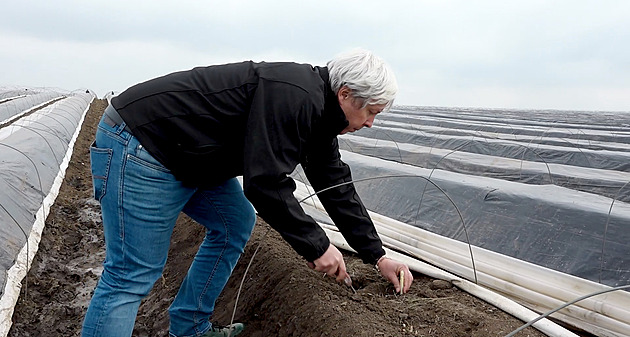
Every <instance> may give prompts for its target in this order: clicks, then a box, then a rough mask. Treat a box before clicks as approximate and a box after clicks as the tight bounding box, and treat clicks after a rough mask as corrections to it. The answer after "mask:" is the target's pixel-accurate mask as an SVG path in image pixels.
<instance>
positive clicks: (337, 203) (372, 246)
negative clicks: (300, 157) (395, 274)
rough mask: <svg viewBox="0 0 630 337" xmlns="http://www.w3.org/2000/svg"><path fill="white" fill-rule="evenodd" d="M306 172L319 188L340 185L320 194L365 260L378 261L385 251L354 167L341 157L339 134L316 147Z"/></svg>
mask: <svg viewBox="0 0 630 337" xmlns="http://www.w3.org/2000/svg"><path fill="white" fill-rule="evenodd" d="M304 172H305V173H306V176H307V178H308V180H309V182H310V183H311V185H312V186H313V188H315V190H316V191H321V190H323V189H325V188H328V187H331V186H336V185H340V186H338V187H335V188H332V189H330V190H327V191H324V192H322V193H319V194H318V195H317V196H318V198H319V200H320V201H321V202H322V204H323V205H324V208H325V209H326V212H327V213H328V215H330V217H331V218H332V220H333V222H334V223H335V225H336V226H337V228H339V231H340V232H341V234H343V236H344V238H345V239H346V241H348V244H350V246H351V247H352V248H353V249H354V250H356V251H357V252H358V254H359V256H360V257H361V259H362V260H363V262H365V263H369V264H374V263H376V261H377V260H378V258H380V257H381V256H383V255H385V251H384V250H383V245H382V242H381V239H380V238H379V236H378V234H377V232H376V229H375V228H374V223H373V222H372V220H371V219H370V216H369V214H368V212H367V210H366V209H365V206H364V205H363V203H362V202H361V199H360V198H359V195H358V194H357V192H356V190H355V188H354V185H353V183H352V175H351V172H350V167H349V166H348V165H347V164H346V163H344V162H343V161H342V160H341V155H340V153H339V143H338V140H337V137H334V138H333V139H328V140H324V141H321V142H320V143H319V144H317V145H316V146H314V147H313V151H310V153H309V156H308V158H307V162H306V163H305V165H304Z"/></svg>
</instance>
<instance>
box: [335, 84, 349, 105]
mask: <svg viewBox="0 0 630 337" xmlns="http://www.w3.org/2000/svg"><path fill="white" fill-rule="evenodd" d="M351 94H352V90H350V88H348V87H347V86H345V85H344V86H343V87H341V89H339V91H337V98H338V99H339V103H341V102H342V101H345V100H348V99H352V95H351Z"/></svg>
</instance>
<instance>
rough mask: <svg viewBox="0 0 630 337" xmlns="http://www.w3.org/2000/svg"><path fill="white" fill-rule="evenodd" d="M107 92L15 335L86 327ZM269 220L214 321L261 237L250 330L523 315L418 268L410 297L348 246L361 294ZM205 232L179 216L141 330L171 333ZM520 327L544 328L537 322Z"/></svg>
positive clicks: (362, 329)
mask: <svg viewBox="0 0 630 337" xmlns="http://www.w3.org/2000/svg"><path fill="white" fill-rule="evenodd" d="M106 104H107V103H106V101H104V100H95V101H94V102H93V103H92V105H91V107H90V110H89V111H88V113H87V116H86V120H85V123H84V125H83V128H82V131H81V133H80V135H79V138H78V140H77V143H76V146H75V153H74V155H73V157H72V160H71V162H70V165H69V167H68V171H67V174H66V179H65V182H64V184H63V186H62V187H61V191H60V194H59V197H58V198H57V200H56V202H55V205H54V206H53V207H52V209H51V212H50V215H49V216H48V219H47V221H46V227H45V229H44V233H43V237H42V241H41V244H40V247H39V252H38V253H37V256H36V257H35V261H34V263H33V266H32V268H31V271H30V272H29V275H28V278H27V279H26V280H25V281H24V282H23V283H24V286H23V288H22V294H21V297H20V299H19V301H18V304H17V306H16V309H15V313H14V315H13V326H12V328H11V331H10V333H9V336H11V337H23V336H38V337H39V336H79V335H80V329H81V322H82V317H83V315H84V313H85V310H86V307H87V305H88V303H89V298H90V296H91V291H92V290H93V289H94V286H95V284H96V281H97V278H98V275H99V274H100V271H101V263H102V260H103V257H104V247H103V236H102V231H101V222H100V209H99V206H98V204H97V203H96V202H94V201H93V199H92V198H91V177H90V171H89V153H88V148H89V144H90V143H91V141H92V139H93V135H94V132H95V130H96V124H97V122H98V119H99V118H100V116H101V114H102V113H103V110H104V108H105V106H106ZM268 228H269V227H268V225H267V224H265V223H264V222H262V221H259V223H258V224H257V226H256V229H255V230H254V234H253V236H252V239H251V240H250V242H249V244H248V246H247V248H246V251H245V253H244V255H243V256H242V258H241V260H240V262H239V265H238V266H237V269H236V270H235V272H234V274H233V275H232V278H231V279H230V281H229V283H228V285H227V287H226V289H225V291H224V292H223V294H222V296H221V298H220V299H219V301H218V302H217V306H216V312H215V315H214V317H213V321H217V322H219V323H222V324H226V323H229V322H230V320H231V316H232V313H233V312H234V303H235V301H236V299H237V294H238V288H239V284H240V283H241V280H242V279H243V274H244V271H245V267H246V266H247V264H248V263H249V262H250V260H251V258H252V255H253V253H254V250H255V249H256V247H258V246H259V245H260V250H259V251H258V253H257V255H256V256H255V258H254V260H253V262H252V264H251V267H250V268H249V271H248V274H247V277H246V278H245V281H244V284H243V289H242V291H241V292H240V297H239V302H238V307H237V309H236V314H235V321H238V322H244V323H245V324H246V325H247V329H246V330H245V332H244V333H243V334H241V336H244V337H248V336H250V337H254V336H255V337H259V336H305V337H309V336H480V337H481V336H505V335H506V334H508V333H509V332H511V331H513V330H514V329H516V328H518V327H519V326H521V325H522V324H523V322H521V321H519V320H518V319H515V318H514V317H512V316H510V315H508V314H506V313H504V312H503V311H501V310H499V309H497V308H495V307H493V306H491V305H489V304H487V303H485V302H483V301H481V300H479V299H477V298H475V297H473V296H470V295H469V294H467V293H465V292H462V291H460V290H458V289H457V288H455V287H452V286H451V285H450V284H448V283H445V282H443V281H437V280H433V279H430V278H428V277H425V276H422V275H418V274H416V275H414V277H415V282H414V283H413V286H412V288H411V291H410V292H409V293H408V294H406V295H403V296H400V295H396V294H394V289H393V287H392V286H391V285H389V284H388V283H387V282H386V281H385V280H384V279H383V278H382V277H380V276H379V274H378V273H377V272H376V271H375V270H374V269H373V268H372V267H371V266H368V265H364V264H363V263H361V262H360V260H358V259H357V258H356V257H355V256H354V255H352V254H346V264H347V266H348V270H349V271H350V273H351V275H352V277H353V280H354V287H355V288H356V291H357V292H356V293H353V292H352V290H351V289H350V288H348V287H346V286H342V285H339V284H337V283H335V282H334V280H332V279H330V278H324V277H322V275H321V274H320V273H317V272H314V271H312V270H310V269H309V268H308V267H307V266H306V263H305V261H304V260H303V259H301V258H300V257H299V256H298V255H297V254H296V253H295V252H294V251H293V250H292V249H291V248H290V247H289V246H288V245H286V244H285V243H284V241H282V239H281V238H280V237H279V236H278V235H277V233H276V232H275V231H273V230H271V231H269V230H268ZM202 238H203V231H202V227H201V226H199V225H197V224H195V223H194V222H193V221H192V220H191V219H190V218H188V217H186V216H182V217H181V218H180V219H179V220H178V224H177V226H176V228H175V232H174V234H173V237H172V245H171V251H170V254H169V261H168V263H167V266H166V269H165V271H164V275H163V278H162V279H161V280H160V281H158V282H157V283H156V285H155V287H154V289H153V290H152V292H151V294H150V295H149V296H148V297H147V298H146V299H145V300H144V302H143V304H142V305H141V307H140V311H139V313H138V318H137V321H136V328H135V331H134V336H147V337H148V336H168V314H167V308H168V306H169V304H170V302H171V300H172V299H173V297H174V295H175V293H176V291H177V288H178V286H179V284H180V282H181V280H182V278H183V277H184V275H185V273H186V271H187V268H188V265H189V263H190V261H191V260H192V258H193V255H194V254H195V251H196V248H197V245H198V244H199V243H200V240H201V239H202ZM518 336H544V335H543V334H542V333H540V332H538V331H537V330H534V329H532V328H528V329H527V330H525V331H523V332H521V333H520V334H518Z"/></svg>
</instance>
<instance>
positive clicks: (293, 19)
mask: <svg viewBox="0 0 630 337" xmlns="http://www.w3.org/2000/svg"><path fill="white" fill-rule="evenodd" d="M0 46H2V47H0V67H1V68H0V69H1V70H0V87H2V86H18V85H20V86H45V87H59V88H62V89H66V90H74V89H79V88H88V89H91V90H92V91H94V92H96V94H97V95H98V96H99V97H102V96H103V95H104V94H105V93H106V92H108V91H115V92H120V91H122V90H124V89H125V88H127V87H128V86H130V85H133V84H135V83H138V82H141V81H144V80H147V79H150V78H153V77H157V76H160V75H163V74H167V73H170V72H173V71H178V70H184V69H190V68H192V67H195V66H200V65H209V64H217V63H227V62H236V61H242V60H255V61H296V62H304V63H310V64H314V65H325V63H326V61H327V60H328V59H329V58H331V57H332V56H334V55H335V54H337V53H339V52H342V51H345V50H348V49H351V48H355V47H362V48H366V49H369V50H372V51H373V52H374V53H375V54H377V55H379V56H381V57H382V58H383V59H385V60H386V61H387V62H388V63H389V64H390V65H391V66H392V68H393V69H394V71H395V72H396V76H397V78H398V82H399V87H400V92H399V95H398V98H397V101H396V103H397V104H404V105H420V106H427V105H428V106H450V107H486V108H526V109H540V108H549V109H568V110H617V111H630V1H628V0H617V1H614V0H593V1H585V0H566V1H565V0H545V1H543V0H527V1H521V0H516V1H511V0H502V1H499V0H496V1H494V0H493V1H491V0H452V1H449V0H430V1H429V0H409V1H401V0H374V1H372V0H360V1H352V0H345V1H343V0H337V1H329V0H319V1H300V0H287V1H284V0H266V1H242V0H222V1H214V0H213V1H210V0H206V1H201V0H196V1H195V0H177V1H160V0H143V1H140V0H125V1H119V0H107V1H101V0H84V1H71V0H29V1H3V4H2V6H1V10H0Z"/></svg>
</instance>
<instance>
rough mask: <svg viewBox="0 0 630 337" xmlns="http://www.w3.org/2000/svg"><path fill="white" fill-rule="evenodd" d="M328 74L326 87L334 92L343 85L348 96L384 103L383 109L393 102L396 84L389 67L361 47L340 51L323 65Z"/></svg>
mask: <svg viewBox="0 0 630 337" xmlns="http://www.w3.org/2000/svg"><path fill="white" fill-rule="evenodd" d="M326 66H327V67H328V73H329V74H330V75H329V76H330V88H331V89H332V91H333V92H334V93H335V94H336V93H338V92H339V90H341V88H343V87H344V86H346V87H348V88H349V89H350V90H352V97H353V98H356V99H359V100H360V101H361V102H362V105H363V106H362V107H365V106H366V105H368V104H385V105H386V106H385V109H383V111H387V110H389V108H390V107H391V106H392V104H393V103H394V98H396V93H397V92H398V84H397V83H396V77H395V76H394V72H393V71H392V70H391V68H390V67H389V66H388V65H387V63H385V61H383V60H382V59H381V58H379V57H378V56H376V55H374V54H372V53H371V52H370V51H367V50H364V49H354V50H352V51H349V52H346V53H343V54H340V55H338V56H336V57H335V58H333V59H332V60H330V61H328V63H327V64H326Z"/></svg>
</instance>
